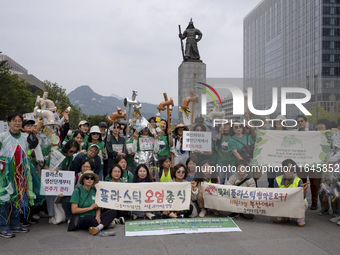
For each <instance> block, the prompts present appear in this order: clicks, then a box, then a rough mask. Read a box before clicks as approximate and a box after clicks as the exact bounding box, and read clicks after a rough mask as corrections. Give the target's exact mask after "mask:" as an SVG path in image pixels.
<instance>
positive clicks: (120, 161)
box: [105, 156, 133, 183]
mask: <svg viewBox="0 0 340 255" xmlns="http://www.w3.org/2000/svg"><path fill="white" fill-rule="evenodd" d="M115 165H118V166H120V167H121V169H122V171H123V173H122V176H121V177H120V178H121V181H120V182H125V183H131V182H132V180H133V173H131V172H130V171H129V170H127V161H126V159H125V157H123V156H117V157H116V161H115ZM111 170H112V169H111ZM110 172H111V173H112V171H110ZM110 178H112V176H111V175H108V176H106V178H105V181H110Z"/></svg>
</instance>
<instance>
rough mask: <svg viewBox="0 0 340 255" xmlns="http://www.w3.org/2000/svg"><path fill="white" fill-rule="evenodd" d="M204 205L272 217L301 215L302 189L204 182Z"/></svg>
mask: <svg viewBox="0 0 340 255" xmlns="http://www.w3.org/2000/svg"><path fill="white" fill-rule="evenodd" d="M203 198H204V207H206V208H211V209H216V210H221V211H229V212H235V213H246V214H256V215H264V216H275V217H291V218H302V217H305V207H304V198H303V191H302V188H275V189H274V188H249V187H238V186H229V185H218V184H209V183H205V184H204V185H203Z"/></svg>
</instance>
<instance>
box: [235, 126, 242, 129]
mask: <svg viewBox="0 0 340 255" xmlns="http://www.w3.org/2000/svg"><path fill="white" fill-rule="evenodd" d="M234 128H235V129H238V128H242V126H234Z"/></svg>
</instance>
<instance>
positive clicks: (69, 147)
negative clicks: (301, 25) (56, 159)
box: [44, 140, 79, 224]
mask: <svg viewBox="0 0 340 255" xmlns="http://www.w3.org/2000/svg"><path fill="white" fill-rule="evenodd" d="M78 150H79V144H78V143H77V142H76V141H75V140H70V141H68V142H67V143H66V145H65V146H64V147H63V148H62V149H59V152H61V153H62V154H63V155H64V156H65V159H64V160H63V161H62V162H61V163H60V164H59V165H58V167H57V168H56V171H59V170H66V171H68V170H70V167H71V165H72V161H73V154H74V153H76V152H77V151H78ZM50 160H51V156H50V157H49V158H48V159H47V161H46V164H45V166H44V169H49V168H50ZM52 170H54V169H52ZM55 199H56V196H46V205H47V212H48V216H49V221H48V222H49V223H51V224H59V223H60V222H57V221H56V218H55V217H54V201H55Z"/></svg>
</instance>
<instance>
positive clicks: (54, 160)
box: [49, 147, 65, 172]
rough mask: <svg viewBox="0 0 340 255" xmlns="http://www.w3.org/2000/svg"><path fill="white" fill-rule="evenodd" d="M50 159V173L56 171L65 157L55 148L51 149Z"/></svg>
mask: <svg viewBox="0 0 340 255" xmlns="http://www.w3.org/2000/svg"><path fill="white" fill-rule="evenodd" d="M50 157H51V160H50V168H49V170H50V171H51V172H52V171H54V170H55V169H57V167H58V166H59V164H60V163H61V162H63V160H64V159H65V156H64V155H63V154H62V153H61V152H60V151H58V150H57V149H56V148H54V147H52V149H51V153H50Z"/></svg>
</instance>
